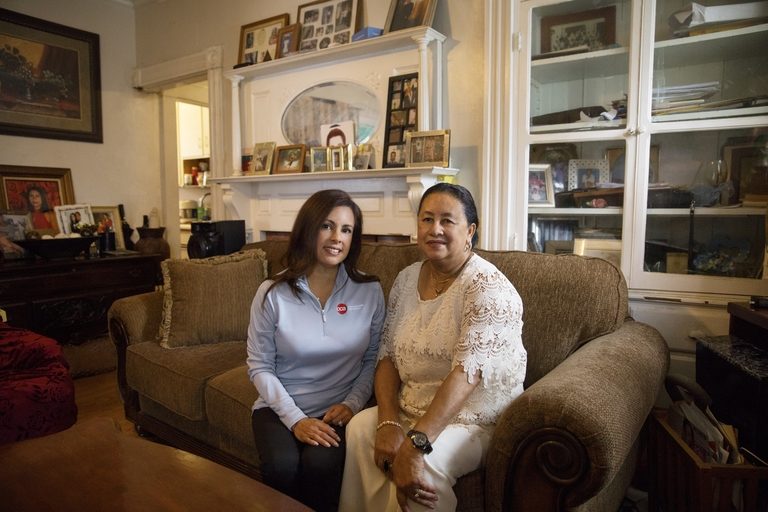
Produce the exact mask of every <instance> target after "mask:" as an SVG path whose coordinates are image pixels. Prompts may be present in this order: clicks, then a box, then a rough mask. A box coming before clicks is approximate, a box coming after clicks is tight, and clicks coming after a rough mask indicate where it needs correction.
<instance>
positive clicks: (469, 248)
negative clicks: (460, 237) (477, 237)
mask: <svg viewBox="0 0 768 512" xmlns="http://www.w3.org/2000/svg"><path fill="white" fill-rule="evenodd" d="M471 250H472V241H470V240H467V244H466V245H465V246H464V252H469V251H471Z"/></svg>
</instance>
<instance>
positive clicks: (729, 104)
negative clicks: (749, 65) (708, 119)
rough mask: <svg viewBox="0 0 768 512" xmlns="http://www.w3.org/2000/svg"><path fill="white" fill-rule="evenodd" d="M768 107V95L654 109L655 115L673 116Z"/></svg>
mask: <svg viewBox="0 0 768 512" xmlns="http://www.w3.org/2000/svg"><path fill="white" fill-rule="evenodd" d="M765 105H768V95H761V96H749V97H746V98H733V99H730V100H718V101H709V102H704V103H697V104H694V105H682V106H673V107H667V108H653V109H652V112H651V113H652V114H653V115H661V114H673V113H680V112H700V111H704V110H719V109H729V108H745V107H760V106H765Z"/></svg>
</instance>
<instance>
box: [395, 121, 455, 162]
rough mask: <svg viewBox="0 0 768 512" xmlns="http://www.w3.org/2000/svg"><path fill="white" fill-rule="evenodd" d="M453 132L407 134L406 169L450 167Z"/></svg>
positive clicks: (435, 131)
mask: <svg viewBox="0 0 768 512" xmlns="http://www.w3.org/2000/svg"><path fill="white" fill-rule="evenodd" d="M450 156H451V130H428V131H423V132H407V133H406V134H405V166H406V167H448V164H449V161H450Z"/></svg>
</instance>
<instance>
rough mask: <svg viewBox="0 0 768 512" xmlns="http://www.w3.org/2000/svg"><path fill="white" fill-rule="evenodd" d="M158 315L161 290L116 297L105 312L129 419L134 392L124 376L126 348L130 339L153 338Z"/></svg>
mask: <svg viewBox="0 0 768 512" xmlns="http://www.w3.org/2000/svg"><path fill="white" fill-rule="evenodd" d="M162 315H163V291H162V290H159V291H154V292H149V293H142V294H139V295H132V296H130V297H123V298H121V299H117V300H116V301H115V302H113V303H112V306H111V307H110V308H109V313H108V314H107V318H108V320H109V337H110V338H111V339H112V343H114V344H115V350H116V351H117V384H118V387H119V389H120V394H121V395H122V397H123V402H124V405H125V415H126V416H127V417H128V418H130V419H135V413H136V412H137V411H138V396H137V395H136V392H135V391H133V390H132V389H131V388H130V387H129V386H128V382H127V380H126V375H125V364H126V350H128V346H129V345H132V344H134V343H139V342H142V341H154V340H157V338H158V333H159V332H160V322H161V320H162Z"/></svg>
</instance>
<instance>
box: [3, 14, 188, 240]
mask: <svg viewBox="0 0 768 512" xmlns="http://www.w3.org/2000/svg"><path fill="white" fill-rule="evenodd" d="M176 3H178V2H176ZM0 5H2V7H3V8H6V9H10V10H12V11H16V12H19V13H22V14H26V15H29V16H34V17H37V18H41V19H44V20H47V21H51V22H55V23H59V24H62V25H66V26H68V27H73V28H77V29H80V30H85V31H88V32H94V33H96V34H99V37H100V53H101V95H102V100H101V101H102V116H103V117H102V122H103V127H104V128H103V130H104V142H103V143H102V144H95V143H89V142H72V141H64V140H52V139H39V138H33V137H12V136H6V135H0V162H1V163H3V164H9V165H29V166H40V167H66V168H69V169H71V170H72V181H73V184H74V188H75V199H76V200H77V202H79V203H90V204H94V205H116V204H119V203H122V204H124V205H125V210H126V216H127V217H128V222H129V223H130V224H131V226H133V227H136V226H137V225H141V217H142V215H145V214H148V213H149V211H150V210H151V209H152V207H155V206H158V207H159V206H160V204H161V199H160V175H159V156H158V155H159V136H158V119H159V114H158V108H157V104H158V103H157V99H156V98H155V97H154V96H150V95H146V94H141V93H138V92H136V91H134V90H133V88H132V87H131V77H132V72H133V68H134V66H135V63H136V52H135V48H136V38H135V26H134V13H133V7H132V6H131V5H129V4H128V3H127V2H118V1H115V0H67V1H65V2H62V1H60V0H2V1H0ZM136 237H137V235H136V234H135V233H134V239H136Z"/></svg>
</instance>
